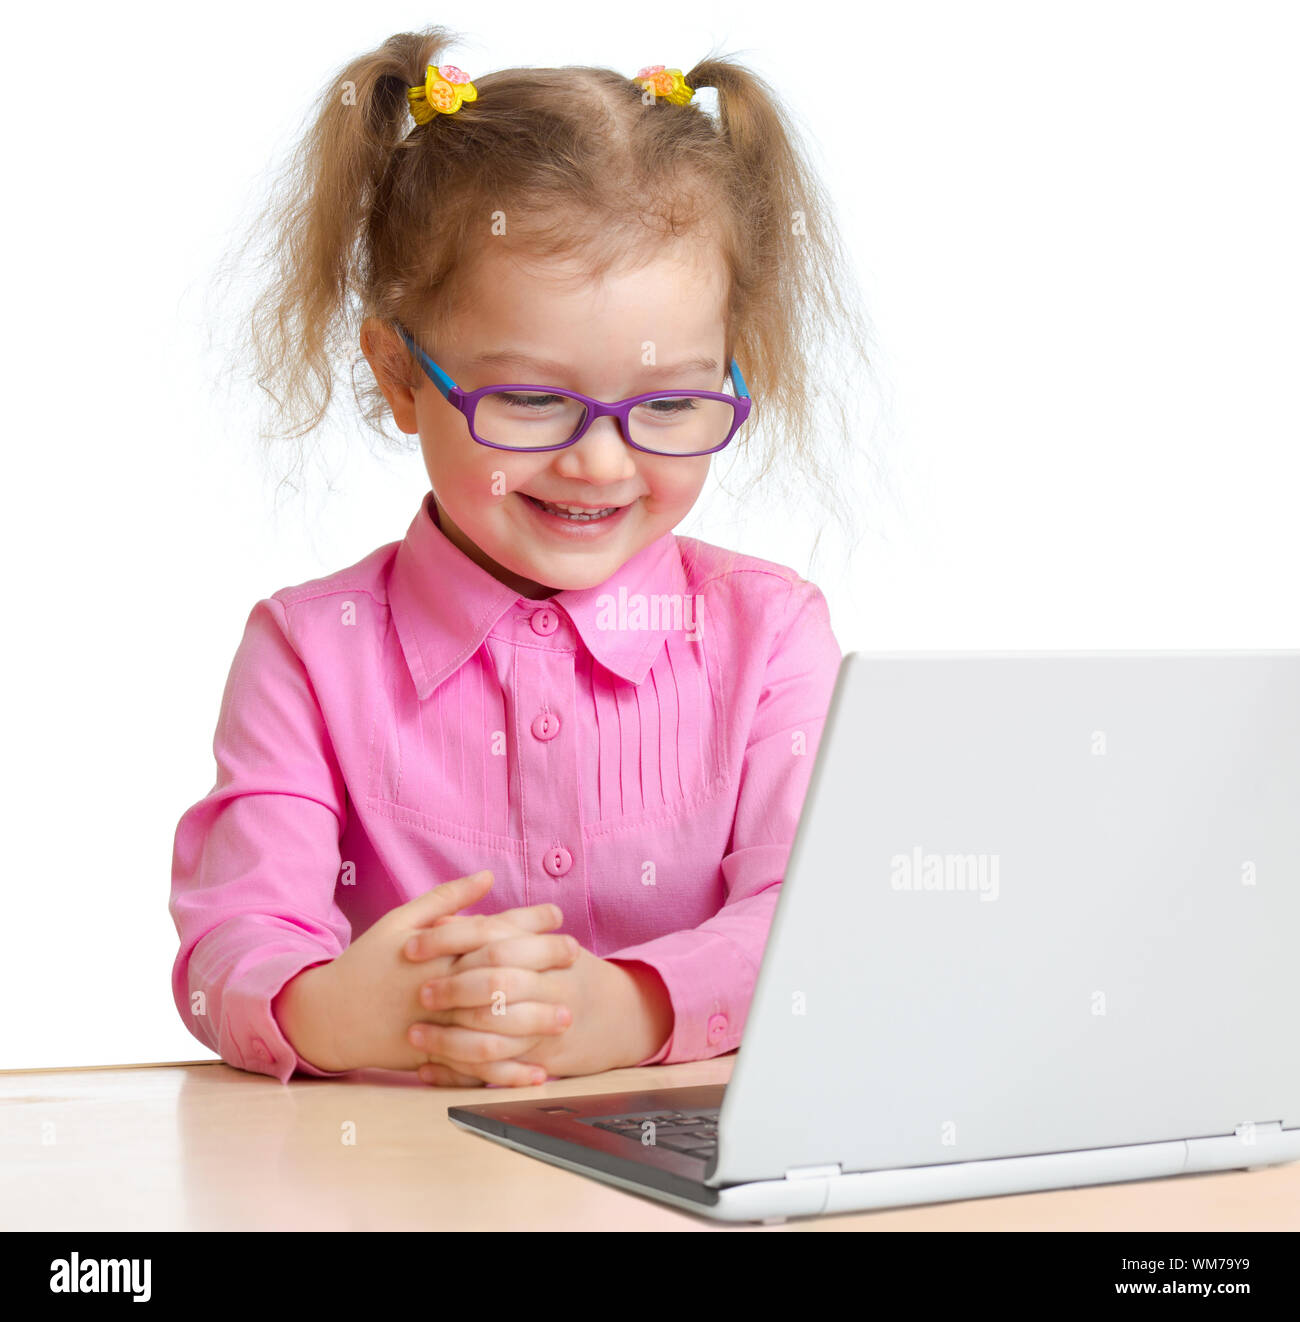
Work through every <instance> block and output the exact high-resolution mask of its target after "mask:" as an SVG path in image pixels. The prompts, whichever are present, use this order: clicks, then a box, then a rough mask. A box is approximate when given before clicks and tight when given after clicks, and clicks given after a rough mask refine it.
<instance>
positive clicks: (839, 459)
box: [686, 55, 892, 546]
mask: <svg viewBox="0 0 1300 1322" xmlns="http://www.w3.org/2000/svg"><path fill="white" fill-rule="evenodd" d="M686 82H687V84H688V85H689V86H690V87H693V88H701V87H710V88H713V89H715V91H716V94H717V119H718V133H719V135H720V136H721V138H722V139H723V140H724V142H725V144H726V147H727V151H728V155H729V156H730V158H731V169H730V170H729V171H728V172H727V180H728V183H729V185H730V187H731V190H732V193H733V197H732V201H733V207H734V214H736V215H739V216H742V217H744V231H743V239H742V240H741V242H742V244H743V246H744V249H745V260H744V262H743V263H741V264H740V265H738V266H737V267H734V268H733V270H732V278H733V284H734V286H735V287H734V290H733V300H734V301H733V306H732V317H733V319H734V324H735V325H736V326H737V327H739V328H740V329H739V335H738V338H737V342H736V348H735V355H736V357H737V359H738V361H739V362H740V363H741V364H742V370H743V371H745V372H746V373H747V377H748V380H749V382H750V389H751V393H752V394H753V396H754V402H755V410H754V425H753V426H751V427H749V428H748V429H747V430H748V431H749V435H748V436H747V437H745V439H744V442H743V447H744V448H745V449H747V450H748V451H749V452H750V453H751V454H752V453H753V452H754V451H757V452H758V453H757V458H758V463H757V464H756V465H748V466H747V467H749V469H750V472H749V479H748V481H747V483H746V485H745V488H744V491H742V492H741V493H740V498H741V499H743V498H744V496H745V495H746V494H747V493H748V492H749V491H750V490H752V489H753V487H754V486H755V485H756V484H757V483H758V482H760V481H761V479H763V478H764V477H766V476H767V475H768V474H769V473H770V471H771V470H772V468H773V466H774V465H775V466H777V467H778V468H782V467H784V468H787V469H791V470H792V471H794V472H797V473H798V478H799V481H798V482H797V483H795V484H793V485H791V486H789V487H788V488H787V489H786V490H785V491H783V492H782V493H780V494H781V496H782V498H783V500H784V501H785V502H786V503H789V501H790V499H791V497H792V496H794V495H795V494H796V493H798V494H799V495H802V492H801V491H800V490H799V488H800V487H801V486H806V487H807V488H808V489H809V490H810V492H811V493H812V494H814V495H815V497H816V500H817V502H819V503H820V504H821V506H822V507H823V508H824V509H827V510H830V511H831V512H832V513H833V514H834V515H835V516H836V518H837V519H838V520H839V522H840V524H841V527H842V528H843V529H845V530H846V531H849V532H851V531H852V529H853V523H854V520H853V510H852V509H851V507H850V505H849V503H848V502H847V501H846V499H845V496H846V493H860V492H861V491H862V490H863V478H862V475H861V474H859V473H854V472H853V469H854V467H855V465H859V464H865V465H866V467H867V468H868V469H869V470H870V471H869V474H868V483H869V485H870V486H871V487H874V488H875V489H876V490H877V491H885V490H889V489H890V488H892V480H891V477H890V474H889V471H888V468H887V466H886V465H884V464H883V463H881V462H880V459H879V456H878V455H877V453H876V451H875V448H874V446H868V445H866V444H864V441H865V439H866V438H865V437H864V435H863V432H862V428H861V427H860V426H859V419H858V411H859V409H860V408H861V407H862V406H863V404H864V402H865V401H866V400H867V399H868V398H872V399H875V400H879V399H880V398H881V396H882V392H881V391H880V389H879V386H880V382H879V379H878V377H877V376H876V372H875V352H874V348H873V336H872V332H871V328H870V324H869V321H868V319H867V316H866V312H865V304H864V302H863V300H862V299H861V297H860V295H859V292H858V290H857V287H856V285H855V282H854V280H853V278H852V274H851V265H850V262H849V259H848V257H847V255H846V253H845V251H844V248H843V244H842V241H841V238H840V234H839V230H838V227H837V225H836V223H835V218H834V214H833V207H832V204H831V201H830V197H829V194H828V193H827V191H826V189H825V187H824V186H823V184H822V183H821V181H820V179H819V177H818V175H817V173H816V172H815V171H814V169H813V168H812V165H811V162H810V158H809V155H808V153H807V150H806V148H805V147H804V146H803V145H802V144H801V142H800V133H799V131H798V130H797V128H796V126H795V124H794V122H793V121H792V119H791V117H790V115H789V113H788V112H787V110H786V109H785V108H784V106H783V103H782V99H781V97H780V95H779V94H778V92H777V91H776V90H775V89H774V88H772V87H771V86H770V85H769V84H768V83H767V82H765V81H764V80H763V79H762V78H760V77H759V76H758V75H757V74H754V73H752V72H751V71H750V70H748V69H746V68H745V67H744V66H743V65H740V64H738V63H735V62H733V61H731V60H729V59H724V58H715V57H714V56H712V55H710V56H709V57H706V58H705V59H704V60H702V61H701V62H700V63H699V64H697V65H696V66H695V67H694V68H693V69H692V70H691V71H690V72H689V73H688V74H686ZM869 387H870V388H869ZM832 442H833V443H834V444H833V445H832ZM740 448H741V447H737V452H739V450H740ZM891 494H892V491H891ZM818 538H819V539H820V533H819V534H818ZM814 546H815V544H814Z"/></svg>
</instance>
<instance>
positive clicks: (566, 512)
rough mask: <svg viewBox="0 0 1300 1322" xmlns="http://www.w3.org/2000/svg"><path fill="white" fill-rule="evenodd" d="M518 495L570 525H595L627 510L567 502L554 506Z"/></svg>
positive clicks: (524, 494) (534, 498)
mask: <svg viewBox="0 0 1300 1322" xmlns="http://www.w3.org/2000/svg"><path fill="white" fill-rule="evenodd" d="M519 494H520V495H521V496H523V498H524V499H525V500H528V501H531V502H532V503H533V504H534V505H536V506H537V508H538V509H540V510H544V511H545V512H546V513H547V514H554V515H555V516H556V517H557V518H561V519H568V520H569V521H570V522H572V523H597V522H599V521H600V520H601V519H608V518H609V517H610V516H611V515H614V514H617V513H618V512H619V511H620V510H623V509H626V508H627V506H626V505H572V504H569V503H567V502H564V503H561V504H556V503H554V502H552V501H549V500H539V499H538V498H537V497H536V496H530V495H528V493H527V492H525V491H521V492H520V493H519Z"/></svg>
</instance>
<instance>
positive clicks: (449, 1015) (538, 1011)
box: [439, 1001, 573, 1051]
mask: <svg viewBox="0 0 1300 1322" xmlns="http://www.w3.org/2000/svg"><path fill="white" fill-rule="evenodd" d="M443 1022H450V1023H451V1024H452V1025H454V1026H455V1027H457V1028H470V1029H474V1030H476V1031H477V1032H481V1033H506V1034H508V1035H509V1036H511V1037H525V1036H528V1035H531V1034H539V1033H540V1034H542V1035H544V1036H546V1037H557V1036H558V1035H559V1034H560V1033H563V1032H566V1031H567V1030H568V1028H569V1025H570V1024H572V1023H573V1014H572V1012H571V1011H570V1009H569V1007H568V1006H567V1005H552V1004H550V1003H549V1002H545V1001H517V1002H514V1003H512V1004H510V1005H507V1006H505V1008H504V1010H503V1011H501V1012H498V1011H497V1009H496V1007H495V1006H491V1005H475V1006H471V1007H469V1008H467V1009H464V1010H449V1011H447V1012H446V1016H445V1021H444V1020H443V1019H440V1020H439V1023H440V1024H441V1023H443ZM527 1049H528V1048H524V1047H521V1048H519V1050H521V1051H523V1050H527Z"/></svg>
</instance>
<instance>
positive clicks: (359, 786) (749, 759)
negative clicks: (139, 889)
mask: <svg viewBox="0 0 1300 1322" xmlns="http://www.w3.org/2000/svg"><path fill="white" fill-rule="evenodd" d="M839 661H840V648H839V644H838V643H837V642H836V640H835V636H834V634H833V633H832V631H831V625H830V617H829V614H828V611H827V607H826V601H825V598H824V597H823V595H822V593H821V592H820V591H819V590H818V589H817V588H816V587H815V586H814V585H813V584H812V583H810V582H808V581H806V580H805V579H803V578H801V577H800V576H799V575H798V574H796V573H795V572H794V571H793V570H791V569H788V568H785V567H784V566H781V565H778V564H773V563H771V562H769V561H766V560H760V559H756V558H754V557H751V556H745V555H740V554H739V553H734V552H729V551H726V550H723V549H722V548H719V547H716V546H712V545H710V544H708V543H706V542H701V541H697V540H695V539H694V538H690V537H678V536H676V535H674V534H672V533H668V534H665V535H664V536H662V537H660V538H659V539H658V540H657V541H655V542H653V543H651V544H650V545H649V546H647V547H644V548H643V549H642V550H641V551H639V552H637V554H636V555H634V556H633V557H632V558H631V559H630V560H628V561H627V563H626V564H624V565H623V566H622V568H621V569H619V570H618V572H617V573H615V574H614V575H613V576H612V577H611V578H609V579H608V580H607V581H606V582H604V583H602V584H600V585H599V586H597V587H592V588H584V589H582V590H579V591H571V590H564V591H559V592H556V593H555V594H554V595H553V596H551V597H549V598H547V599H545V600H532V599H529V598H527V597H521V596H519V595H518V593H516V592H515V591H514V590H513V589H511V588H509V587H507V586H505V585H504V584H503V583H500V582H498V581H497V579H495V578H493V577H492V575H491V574H489V573H488V572H487V571H486V570H485V569H483V568H481V567H480V566H479V565H477V564H475V563H474V562H473V561H472V560H471V559H470V558H469V557H468V556H466V555H465V554H464V552H462V551H461V550H460V548H459V547H457V546H456V545H455V544H454V543H452V542H451V541H449V540H448V539H447V537H446V536H445V535H444V534H443V532H442V530H441V529H440V528H439V526H438V523H437V513H436V506H434V504H433V501H432V493H431V492H427V493H426V494H425V496H424V498H423V500H422V501H421V503H420V509H419V512H418V513H417V514H416V516H415V518H414V519H413V520H412V521H411V526H410V527H409V528H408V529H407V533H406V537H405V539H404V540H402V541H400V542H393V543H390V544H389V545H386V546H381V547H380V548H378V549H377V550H375V551H373V552H371V554H369V555H368V556H366V557H365V558H364V559H363V560H361V561H360V562H358V563H357V564H355V565H353V566H351V567H350V568H348V569H343V570H340V571H339V572H338V573H335V574H331V575H329V576H328V577H326V578H320V579H315V580H313V581H311V582H308V583H303V584H301V585H299V586H298V587H291V588H284V589H281V590H280V591H279V592H275V593H273V594H272V595H271V596H270V597H267V598H265V599H264V600H261V601H258V602H257V603H256V605H254V607H253V609H252V611H251V612H250V614H249V616H248V620H247V623H246V624H245V627H244V634H243V638H242V640H241V642H240V644H239V647H238V649H237V651H236V653H235V656H234V661H233V663H232V665H231V669H230V675H229V678H228V679H227V681H226V687H225V693H224V695H223V697H222V703H221V712H220V716H219V717H218V720H217V727H216V734H215V737H214V739H213V754H214V756H215V758H216V768H217V775H216V783H215V784H214V786H213V788H212V790H211V791H210V792H209V793H208V794H207V795H206V797H204V798H202V799H200V800H199V801H198V802H197V803H195V804H193V806H191V807H190V808H188V809H187V810H186V811H185V813H184V814H183V815H182V817H181V819H180V822H179V824H178V826H177V829H176V837H175V846H174V852H173V857H172V885H171V901H170V906H169V907H170V912H171V915H172V918H173V920H174V921H175V923H176V929H177V932H178V934H179V937H180V951H179V953H178V955H177V957H176V962H175V965H174V967H173V970H172V994H173V997H174V998H175V1001H176V1007H177V1009H178V1010H179V1012H180V1014H181V1018H182V1019H183V1020H184V1021H185V1023H186V1025H187V1026H188V1028H189V1030H190V1032H192V1033H193V1034H194V1036H195V1037H197V1038H198V1039H199V1041H201V1042H203V1043H204V1044H205V1045H206V1046H208V1047H210V1048H212V1049H213V1050H215V1051H217V1052H218V1053H219V1054H220V1055H221V1057H222V1059H223V1060H225V1061H227V1062H228V1063H229V1064H231V1065H234V1066H237V1067H238V1068H240V1069H245V1070H254V1071H258V1072H260V1073H263V1074H271V1075H274V1076H275V1077H276V1078H278V1079H279V1080H280V1081H281V1082H282V1083H287V1082H288V1080H289V1078H290V1076H291V1075H292V1074H293V1073H294V1071H295V1070H299V1071H302V1072H303V1073H305V1074H310V1075H317V1076H323V1077H336V1073H337V1072H335V1073H331V1072H327V1071H324V1070H319V1069H317V1068H315V1067H314V1066H312V1065H311V1064H309V1063H308V1062H307V1061H305V1060H303V1059H302V1058H301V1057H300V1056H299V1055H298V1054H297V1053H296V1052H295V1051H294V1050H293V1048H292V1047H291V1046H290V1045H289V1043H288V1041H287V1040H286V1039H285V1037H284V1035H283V1034H282V1033H281V1032H280V1029H279V1027H278V1026H277V1024H276V1021H275V1017H274V1015H273V1013H272V1001H273V1000H274V998H275V996H276V993H277V992H279V990H280V989H281V987H283V986H284V984H285V983H287V982H288V981H289V979H290V978H292V977H293V976H294V975H295V974H297V973H298V972H300V971H301V970H302V969H305V968H307V967H308V966H309V965H312V964H319V963H322V962H325V961H328V960H330V959H333V958H334V957H335V956H337V955H338V954H340V953H341V952H342V950H343V949H344V948H345V947H346V946H347V945H348V944H349V942H350V941H351V939H352V937H353V936H354V935H359V934H360V933H362V932H364V931H365V930H366V928H368V927H369V926H370V924H371V923H373V922H374V921H375V920H376V918H378V917H379V916H380V915H381V914H383V913H385V912H387V911H388V910H389V909H391V908H393V906H395V905H398V904H402V903H405V902H406V901H407V900H410V899H413V898H414V897H415V896H417V895H420V894H423V893H424V892H426V891H427V890H429V888H430V887H432V886H435V885H437V884H439V883H441V882H444V881H449V880H451V879H452V878H454V877H460V876H465V875H467V874H468V873H472V872H476V871H478V870H479V869H481V868H490V869H491V870H492V872H493V874H494V877H495V883H494V885H493V886H492V889H491V890H490V891H489V892H488V894H487V896H486V898H485V899H484V900H482V901H480V902H479V903H478V904H476V905H473V906H470V907H469V908H467V909H464V910H461V912H462V913H495V912H497V911H499V910H502V909H508V908H515V907H517V906H520V905H530V904H539V903H542V902H543V901H551V902H554V903H555V904H557V905H559V907H560V909H561V910H562V911H563V914H564V922H563V925H562V927H561V929H560V930H562V931H564V932H567V933H569V934H570V935H572V936H574V937H576V938H577V939H578V940H579V941H580V942H581V943H582V945H583V946H585V947H586V948H587V949H588V950H590V951H591V952H593V953H594V954H596V955H599V956H600V957H602V958H604V959H610V960H619V961H628V962H632V961H640V962H642V963H644V964H648V965H650V966H651V967H653V968H654V969H655V970H657V972H658V973H659V975H660V977H662V979H663V981H664V984H665V985H666V987H667V989H668V993H669V996H670V999H671V1001H672V1011H673V1027H672V1031H671V1033H670V1034H669V1036H668V1039H667V1040H666V1041H665V1042H664V1043H663V1045H662V1046H661V1047H660V1048H659V1050H658V1051H657V1052H655V1053H654V1054H653V1055H652V1056H649V1057H647V1058H646V1059H645V1060H644V1061H642V1062H640V1063H641V1064H655V1063H659V1062H666V1063H672V1062H676V1061H684V1060H699V1059H704V1058H707V1057H710V1056H716V1055H721V1054H722V1053H723V1052H726V1051H731V1050H732V1049H734V1048H735V1047H736V1046H737V1045H738V1044H739V1042H740V1037H741V1032H742V1030H743V1029H744V1026H745V1019H746V1016H747V1014H748V1012H749V1004H750V1000H751V997H752V995H753V991H754V982H755V978H756V975H757V972H758V967H759V962H760V960H761V958H762V954H763V946H764V943H765V941H766V939H767V933H768V928H769V925H770V923H771V919H772V913H773V909H774V908H775V905H776V900H777V895H778V893H779V891H780V887H781V880H782V875H783V873H784V869H785V865H786V859H787V856H788V854H789V851H790V846H791V843H792V841H793V838H794V830H795V825H796V823H797V821H798V817H799V810H800V807H801V805H802V802H803V798H804V794H805V791H806V790H807V787H808V780H809V776H810V773H811V770H812V763H813V757H814V755H815V753H816V750H817V745H818V741H819V739H820V737H821V731H822V725H823V722H824V720H825V716H826V711H827V708H828V706H829V703H830V696H831V690H832V687H833V686H834V682H835V676H836V672H837V670H838V666H839ZM416 1017H418V1015H417V1016H413V1018H416Z"/></svg>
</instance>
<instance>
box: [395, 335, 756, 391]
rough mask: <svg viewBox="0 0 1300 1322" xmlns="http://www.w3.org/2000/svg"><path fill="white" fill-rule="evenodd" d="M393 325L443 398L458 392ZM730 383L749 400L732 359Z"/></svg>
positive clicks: (426, 356) (734, 361)
mask: <svg viewBox="0 0 1300 1322" xmlns="http://www.w3.org/2000/svg"><path fill="white" fill-rule="evenodd" d="M393 325H394V326H397V333H398V334H399V335H400V336H401V337H402V339H404V340H405V341H406V344H407V347H408V348H409V349H410V350H411V352H412V353H413V354H416V355H417V356H418V357H419V359H420V363H421V365H422V366H423V367H424V370H425V371H426V372H427V373H428V374H429V379H430V380H431V381H432V382H433V384H434V385H435V386H437V387H438V389H439V390H440V391H441V392H442V396H443V398H444V399H449V398H450V397H451V392H452V391H453V390H458V389H459V388H460V387H459V386H457V385H456V383H455V382H454V381H453V380H452V379H451V377H449V376H448V375H447V373H446V372H444V371H443V370H442V368H441V367H439V366H438V364H437V363H435V362H434V361H433V359H432V358H430V357H429V355H428V354H427V353H425V352H424V350H423V349H421V348H420V346H419V345H418V344H416V342H415V341H414V340H413V339H411V337H410V336H409V335H408V334H407V333H406V331H405V329H404V328H403V327H402V326H400V325H398V323H397V322H394V323H393ZM731 383H732V385H734V386H735V387H736V394H737V396H738V397H739V398H741V399H748V398H749V388H748V387H747V386H746V385H745V378H744V377H743V376H741V375H740V367H739V365H738V364H737V363H736V360H735V359H734V358H733V359H732V360H731Z"/></svg>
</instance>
